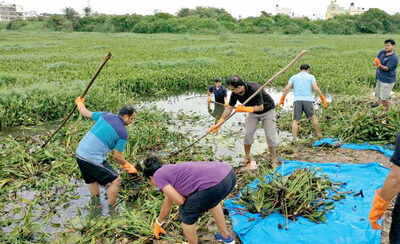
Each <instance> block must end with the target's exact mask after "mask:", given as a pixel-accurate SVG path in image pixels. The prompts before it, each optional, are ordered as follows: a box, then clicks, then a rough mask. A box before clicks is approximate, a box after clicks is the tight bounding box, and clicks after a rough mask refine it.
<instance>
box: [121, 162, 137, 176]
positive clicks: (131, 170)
mask: <svg viewBox="0 0 400 244" xmlns="http://www.w3.org/2000/svg"><path fill="white" fill-rule="evenodd" d="M120 166H121V168H123V169H124V170H126V171H127V172H128V173H129V174H137V169H136V168H135V166H133V165H132V164H130V163H129V162H128V161H126V162H125V163H124V164H121V165H120Z"/></svg>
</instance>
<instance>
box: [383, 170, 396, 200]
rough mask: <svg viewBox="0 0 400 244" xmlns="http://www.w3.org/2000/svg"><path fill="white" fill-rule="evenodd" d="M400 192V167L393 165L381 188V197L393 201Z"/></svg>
mask: <svg viewBox="0 0 400 244" xmlns="http://www.w3.org/2000/svg"><path fill="white" fill-rule="evenodd" d="M399 192H400V167H399V166H397V165H395V164H394V165H393V167H392V169H391V170H390V173H389V175H388V176H387V177H386V180H385V183H384V184H383V187H382V189H381V197H382V198H383V199H384V200H385V201H391V200H392V199H393V197H394V196H396V195H397V194H398V193H399Z"/></svg>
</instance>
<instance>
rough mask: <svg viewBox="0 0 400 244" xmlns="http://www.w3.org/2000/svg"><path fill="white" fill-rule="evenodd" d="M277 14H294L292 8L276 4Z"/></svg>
mask: <svg viewBox="0 0 400 244" xmlns="http://www.w3.org/2000/svg"><path fill="white" fill-rule="evenodd" d="M275 14H284V15H289V16H291V17H292V16H293V12H292V10H291V9H290V8H282V7H279V5H278V4H277V5H275Z"/></svg>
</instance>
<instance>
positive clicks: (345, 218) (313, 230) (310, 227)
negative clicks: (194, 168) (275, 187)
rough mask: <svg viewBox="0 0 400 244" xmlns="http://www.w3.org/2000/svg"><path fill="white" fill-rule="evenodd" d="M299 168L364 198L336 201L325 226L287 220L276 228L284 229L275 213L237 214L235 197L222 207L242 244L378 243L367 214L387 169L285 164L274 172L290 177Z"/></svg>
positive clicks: (345, 165) (355, 165)
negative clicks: (341, 184) (315, 170)
mask: <svg viewBox="0 0 400 244" xmlns="http://www.w3.org/2000/svg"><path fill="white" fill-rule="evenodd" d="M298 167H300V168H305V167H309V168H310V167H317V168H321V170H322V173H323V174H326V175H328V177H329V178H330V179H331V180H332V181H333V182H346V183H347V184H346V185H345V186H344V187H343V188H341V191H342V189H343V190H345V191H350V190H352V191H354V193H358V192H360V190H362V191H363V194H364V197H361V196H354V195H353V194H349V195H347V194H346V199H342V200H341V201H338V202H335V208H334V209H333V210H330V211H328V214H327V215H326V220H327V221H326V223H320V224H316V223H314V222H312V221H310V220H308V219H306V218H303V217H299V218H298V220H297V221H291V220H289V222H288V227H289V228H288V230H285V228H283V229H279V228H278V224H282V225H283V226H284V227H285V226H286V225H285V218H284V217H283V215H281V214H280V213H277V212H274V213H273V214H271V215H269V216H268V217H266V218H262V217H261V215H259V214H251V213H249V212H245V214H244V215H240V214H238V208H244V206H241V205H238V204H236V203H235V199H234V198H233V199H228V200H226V201H225V204H224V205H225V208H227V209H228V211H229V215H230V218H231V222H232V226H233V230H234V232H235V233H236V235H237V236H238V237H239V238H240V240H241V241H242V243H243V244H253V243H254V244H259V243H273V244H279V243H284V244H289V243H290V244H292V243H304V244H306V243H310V244H315V243H318V244H324V243H327V244H334V243H351V244H356V243H360V244H361V243H362V244H379V243H380V242H381V232H380V231H376V230H373V229H372V228H371V226H370V223H369V220H368V214H369V211H370V208H371V204H372V199H373V197H374V194H375V190H376V189H378V188H380V187H382V184H383V182H384V180H385V178H386V176H387V174H388V173H389V169H387V168H385V167H383V166H381V165H380V164H379V163H368V164H337V163H311V162H300V161H284V164H282V165H281V166H280V167H279V168H278V169H277V170H278V172H281V173H282V174H283V175H289V174H290V173H291V172H293V171H294V170H296V169H297V168H298ZM256 182H257V180H255V181H253V182H252V183H250V184H249V186H250V187H252V188H254V187H256ZM246 188H247V187H245V188H244V189H246ZM250 218H254V220H252V219H250ZM249 220H250V221H249ZM380 223H381V222H380Z"/></svg>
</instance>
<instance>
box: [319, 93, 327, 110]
mask: <svg viewBox="0 0 400 244" xmlns="http://www.w3.org/2000/svg"><path fill="white" fill-rule="evenodd" d="M319 98H320V99H321V102H322V104H323V105H324V108H326V107H328V102H327V101H326V98H325V97H324V95H322V96H319Z"/></svg>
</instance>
